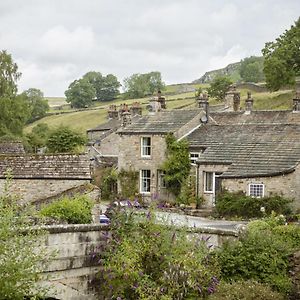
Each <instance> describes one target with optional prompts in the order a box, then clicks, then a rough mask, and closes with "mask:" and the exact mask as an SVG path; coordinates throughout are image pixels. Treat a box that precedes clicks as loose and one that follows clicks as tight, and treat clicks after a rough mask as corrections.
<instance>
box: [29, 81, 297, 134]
mask: <svg viewBox="0 0 300 300" xmlns="http://www.w3.org/2000/svg"><path fill="white" fill-rule="evenodd" d="M199 86H201V87H202V88H203V89H205V88H207V87H208V85H207V84H201V85H200V84H192V85H189V84H183V85H169V86H167V87H166V90H165V91H164V94H165V97H166V102H167V108H168V109H187V108H188V109H191V108H193V107H195V97H194V95H195V92H194V89H195V88H198V87H199ZM190 88H193V91H192V89H190ZM189 89H190V90H191V91H188V92H185V91H186V90H189ZM238 90H239V91H240V92H241V106H242V107H243V106H244V101H245V99H246V97H247V91H248V90H249V89H238ZM293 96H294V95H293V92H292V90H282V91H278V92H274V93H269V92H255V91H254V90H252V97H253V98H254V109H259V110H270V109H271V110H273V109H291V107H292V99H293ZM48 99H49V100H48V101H49V103H50V105H52V110H51V115H48V116H47V117H45V118H43V119H41V120H38V121H36V122H34V123H32V124H30V125H28V126H27V127H26V129H25V131H26V132H29V131H30V130H31V129H32V127H33V126H35V125H36V124H38V123H47V124H48V125H49V126H50V127H57V126H59V125H65V126H70V127H71V128H73V129H77V130H79V131H81V132H83V133H84V132H86V130H87V129H90V128H93V127H96V126H97V125H99V124H102V123H104V122H106V120H107V109H108V106H109V105H110V104H116V105H120V104H121V103H127V104H129V105H130V104H132V103H133V102H136V101H139V102H140V103H141V104H142V107H143V110H144V111H143V113H145V114H146V113H147V112H146V105H147V104H148V102H149V99H150V98H141V99H130V100H123V99H117V100H115V101H110V102H97V103H95V105H94V107H92V108H89V109H84V110H79V111H75V110H72V109H70V108H65V109H64V110H55V109H54V108H55V103H56V104H57V103H59V105H64V104H65V101H64V98H48ZM215 104H218V102H217V101H216V100H214V99H210V105H215Z"/></svg>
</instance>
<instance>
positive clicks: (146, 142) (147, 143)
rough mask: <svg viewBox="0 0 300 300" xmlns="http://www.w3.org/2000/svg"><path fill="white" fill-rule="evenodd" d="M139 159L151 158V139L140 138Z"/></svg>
mask: <svg viewBox="0 0 300 300" xmlns="http://www.w3.org/2000/svg"><path fill="white" fill-rule="evenodd" d="M141 157H151V138H150V137H146V136H144V137H142V138H141Z"/></svg>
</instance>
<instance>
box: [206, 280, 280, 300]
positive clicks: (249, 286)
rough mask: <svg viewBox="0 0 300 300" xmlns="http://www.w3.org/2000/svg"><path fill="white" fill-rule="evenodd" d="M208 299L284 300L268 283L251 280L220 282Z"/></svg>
mask: <svg viewBox="0 0 300 300" xmlns="http://www.w3.org/2000/svg"><path fill="white" fill-rule="evenodd" d="M208 299H209V300H250V299H252V300H254V299H255V300H284V299H285V297H284V295H282V294H280V293H278V292H275V291H273V290H272V289H271V288H270V287H269V286H268V285H265V284H261V283H259V282H256V281H253V280H246V281H237V282H231V283H227V282H221V283H220V285H219V286H218V288H217V292H216V293H214V294H212V295H211V296H210V297H208Z"/></svg>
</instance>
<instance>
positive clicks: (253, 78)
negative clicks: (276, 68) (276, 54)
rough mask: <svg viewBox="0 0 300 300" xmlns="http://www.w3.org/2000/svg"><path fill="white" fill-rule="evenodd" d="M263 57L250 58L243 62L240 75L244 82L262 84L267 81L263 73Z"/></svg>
mask: <svg viewBox="0 0 300 300" xmlns="http://www.w3.org/2000/svg"><path fill="white" fill-rule="evenodd" d="M263 63H264V59H263V57H257V56H250V57H246V58H245V59H243V60H242V61H241V66H240V75H241V77H242V79H243V81H246V82H260V81H263V80H264V79H265V76H264V72H263Z"/></svg>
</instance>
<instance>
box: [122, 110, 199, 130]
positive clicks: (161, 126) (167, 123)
mask: <svg viewBox="0 0 300 300" xmlns="http://www.w3.org/2000/svg"><path fill="white" fill-rule="evenodd" d="M201 111H202V110H201V109H196V108H195V109H193V110H164V111H160V112H157V113H155V114H148V115H147V116H144V117H142V118H139V119H138V120H136V121H135V122H134V123H132V124H131V125H129V126H127V127H125V128H121V129H119V130H118V133H120V134H132V133H152V134H153V133H154V134H155V133H157V134H159V133H161V134H167V133H169V132H175V131H176V130H178V129H180V128H181V127H182V126H183V125H185V124H187V123H188V122H189V121H191V120H192V119H193V118H194V117H196V116H197V115H198V114H199V113H200V112H201Z"/></svg>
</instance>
